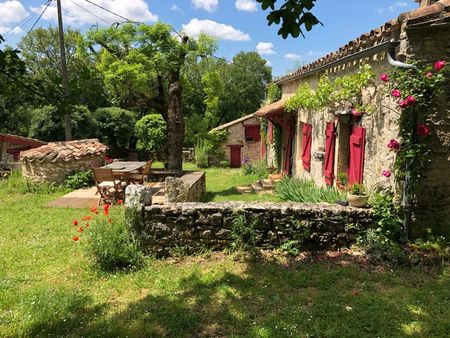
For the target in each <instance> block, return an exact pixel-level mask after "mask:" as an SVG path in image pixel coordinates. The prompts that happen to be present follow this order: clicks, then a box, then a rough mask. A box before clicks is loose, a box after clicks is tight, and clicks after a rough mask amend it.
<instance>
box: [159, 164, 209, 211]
mask: <svg viewBox="0 0 450 338" xmlns="http://www.w3.org/2000/svg"><path fill="white" fill-rule="evenodd" d="M165 182H166V187H165V188H166V196H165V200H164V203H166V204H167V203H181V202H198V201H200V199H201V197H202V195H203V194H204V193H205V192H206V179H205V172H204V171H192V172H185V174H184V175H183V176H181V177H167V178H166V181H165Z"/></svg>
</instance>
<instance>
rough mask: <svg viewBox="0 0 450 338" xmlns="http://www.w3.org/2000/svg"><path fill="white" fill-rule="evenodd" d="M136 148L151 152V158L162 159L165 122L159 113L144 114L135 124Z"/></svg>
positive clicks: (165, 130)
mask: <svg viewBox="0 0 450 338" xmlns="http://www.w3.org/2000/svg"><path fill="white" fill-rule="evenodd" d="M135 131H136V137H137V145H136V148H137V150H140V151H145V152H148V153H150V154H151V156H152V157H153V158H157V159H164V156H162V155H163V154H164V153H165V145H166V142H167V123H166V121H164V119H163V117H162V116H161V115H160V114H149V115H145V116H144V117H143V118H141V119H140V120H139V121H137V122H136V125H135Z"/></svg>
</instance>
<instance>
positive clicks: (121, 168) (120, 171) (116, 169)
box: [102, 161, 147, 185]
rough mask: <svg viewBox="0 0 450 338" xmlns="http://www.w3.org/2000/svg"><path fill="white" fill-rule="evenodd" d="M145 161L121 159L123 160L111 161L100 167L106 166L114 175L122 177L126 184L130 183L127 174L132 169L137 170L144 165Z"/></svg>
mask: <svg viewBox="0 0 450 338" xmlns="http://www.w3.org/2000/svg"><path fill="white" fill-rule="evenodd" d="M146 163H147V162H131V161H123V162H113V163H110V164H107V165H105V166H103V167H102V168H108V169H112V170H113V174H114V176H118V177H121V178H124V179H125V181H126V183H127V185H129V184H130V181H129V180H128V175H129V174H131V173H132V172H133V171H139V170H140V169H141V168H143V167H144V166H145V164H146Z"/></svg>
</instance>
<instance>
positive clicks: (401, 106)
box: [398, 100, 408, 108]
mask: <svg viewBox="0 0 450 338" xmlns="http://www.w3.org/2000/svg"><path fill="white" fill-rule="evenodd" d="M398 105H399V107H400V108H405V107H407V106H408V102H406V100H400V102H399V103H398Z"/></svg>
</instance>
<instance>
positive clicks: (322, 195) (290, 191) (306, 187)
mask: <svg viewBox="0 0 450 338" xmlns="http://www.w3.org/2000/svg"><path fill="white" fill-rule="evenodd" d="M276 192H277V194H278V195H279V196H280V198H281V199H282V200H284V201H294V202H301V203H320V202H327V203H335V202H336V201H339V200H343V199H345V196H344V194H343V193H342V192H340V191H339V190H337V189H335V188H333V187H327V188H323V187H318V186H316V184H315V183H314V182H313V181H308V180H304V179H297V178H290V177H285V178H283V179H282V180H281V181H280V182H278V184H277V185H276Z"/></svg>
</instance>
